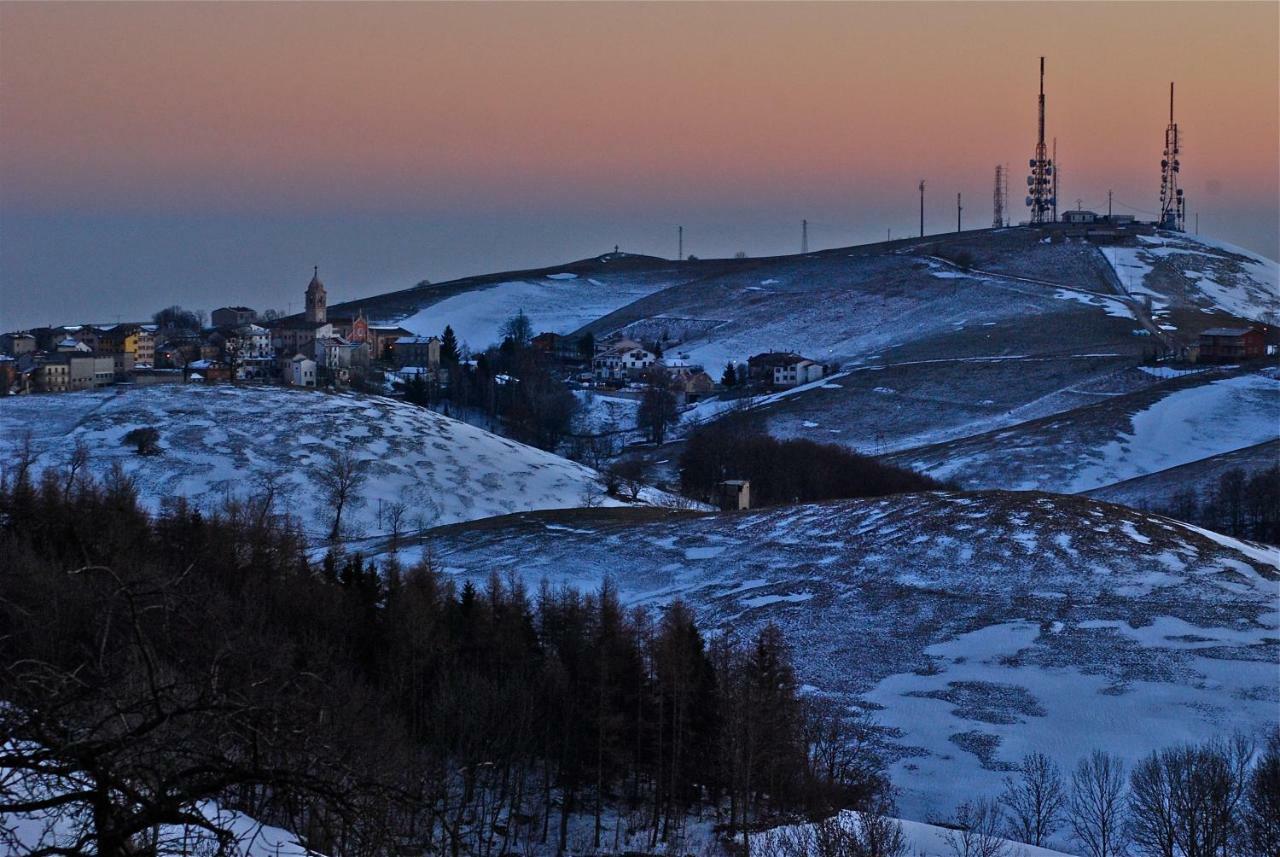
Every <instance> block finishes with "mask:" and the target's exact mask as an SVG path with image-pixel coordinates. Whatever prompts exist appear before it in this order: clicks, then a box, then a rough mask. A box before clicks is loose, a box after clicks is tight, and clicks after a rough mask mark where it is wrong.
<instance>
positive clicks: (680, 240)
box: [676, 226, 684, 262]
mask: <svg viewBox="0 0 1280 857" xmlns="http://www.w3.org/2000/svg"><path fill="white" fill-rule="evenodd" d="M676 261H677V262H683V261H684V227H683V226H677V227H676Z"/></svg>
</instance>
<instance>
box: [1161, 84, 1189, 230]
mask: <svg viewBox="0 0 1280 857" xmlns="http://www.w3.org/2000/svg"><path fill="white" fill-rule="evenodd" d="M1181 156H1182V146H1181V144H1180V143H1179V141H1178V123H1177V122H1174V121H1173V83H1170V84H1169V127H1168V128H1165V129H1164V158H1163V159H1162V160H1161V161H1160V226H1161V227H1162V228H1164V229H1176V230H1177V231H1179V232H1183V231H1185V229H1186V223H1187V199H1186V197H1185V196H1183V195H1182V188H1180V187H1178V173H1179V172H1180V171H1181V168H1182V164H1181V163H1180V159H1181Z"/></svg>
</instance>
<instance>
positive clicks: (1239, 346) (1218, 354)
mask: <svg viewBox="0 0 1280 857" xmlns="http://www.w3.org/2000/svg"><path fill="white" fill-rule="evenodd" d="M1266 353H1267V340H1266V336H1265V335H1264V334H1263V332H1262V331H1261V330H1259V329H1258V328H1256V327H1211V328H1209V329H1208V330H1202V331H1201V332H1200V353H1199V355H1198V357H1197V359H1198V360H1199V361H1200V362H1201V363H1225V362H1230V361H1232V360H1252V359H1254V358H1257V357H1263V356H1265V355H1266Z"/></svg>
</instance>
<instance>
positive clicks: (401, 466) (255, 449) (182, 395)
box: [0, 385, 665, 538]
mask: <svg viewBox="0 0 1280 857" xmlns="http://www.w3.org/2000/svg"><path fill="white" fill-rule="evenodd" d="M145 426H153V427H155V428H156V429H158V430H159V432H160V446H161V450H162V451H161V454H160V455H156V456H140V455H137V454H136V453H135V452H134V450H133V448H132V447H128V446H126V445H124V444H123V443H122V442H121V441H122V438H123V437H124V435H125V434H127V433H128V432H129V431H130V430H131V429H135V428H140V427H145ZM27 431H30V432H31V437H32V446H33V449H34V450H35V452H36V453H37V454H38V458H37V461H36V463H37V466H38V467H41V468H43V467H48V466H59V465H62V464H64V463H65V462H66V461H67V460H68V459H69V458H70V456H71V453H72V451H73V449H74V446H75V443H76V441H78V440H82V441H84V442H85V444H86V445H87V446H88V449H89V453H90V456H91V458H90V461H91V467H92V469H93V470H94V471H95V472H98V473H105V472H107V471H108V470H109V469H110V466H111V464H112V463H113V462H120V463H121V464H123V465H124V467H125V469H126V470H127V471H128V472H129V474H130V475H132V476H133V477H134V478H135V479H136V480H137V483H138V488H139V492H140V495H141V498H142V501H143V503H144V504H145V505H146V506H147V507H149V508H151V509H153V510H155V509H159V508H161V507H163V506H164V504H165V503H166V502H167V501H169V500H171V499H173V498H177V497H186V498H188V499H190V500H192V501H193V502H194V503H195V504H197V505H198V506H215V505H218V504H220V503H221V502H222V501H223V500H224V498H226V497H227V496H232V497H239V498H245V497H248V496H250V495H253V494H257V493H259V492H260V491H261V479H262V478H263V477H264V476H266V475H268V474H274V475H276V476H278V477H279V478H280V480H281V483H282V487H283V488H284V489H285V491H286V492H287V497H286V498H285V499H283V501H282V507H283V508H288V509H290V510H291V511H292V512H294V513H295V514H296V516H297V517H298V518H299V520H300V521H301V522H302V524H303V526H304V528H305V529H306V531H307V532H308V533H309V534H311V535H313V536H315V537H317V538H319V537H322V536H324V535H325V534H326V533H327V526H328V522H329V521H330V519H331V514H330V511H329V509H330V502H329V500H328V499H327V497H326V493H325V489H324V487H323V485H322V484H321V483H322V480H321V475H322V472H323V471H324V470H326V469H331V468H332V465H333V462H332V459H331V457H330V456H331V454H332V453H334V452H349V453H350V454H351V455H352V456H353V457H355V458H356V459H358V460H359V461H360V462H363V470H364V473H365V475H366V478H365V479H364V481H363V484H362V485H361V486H360V487H359V488H358V490H357V491H356V492H355V497H354V499H355V501H356V502H355V504H354V505H351V506H349V507H348V510H347V511H346V512H345V513H344V515H343V520H344V525H347V526H346V528H347V529H349V535H350V536H352V537H359V536H376V535H379V534H385V533H388V532H390V531H391V528H392V527H391V521H390V515H391V510H392V507H393V505H394V504H403V505H404V507H405V510H404V515H403V520H402V522H401V526H402V531H409V530H416V529H420V528H423V527H431V526H437V525H440V524H448V523H455V522H458V521H470V520H475V519H477V518H485V517H489V516H492V515H504V514H508V513H511V512H519V511H526V510H530V509H558V508H568V507H574V506H579V505H583V504H584V503H585V502H586V501H587V497H588V495H591V503H593V504H595V503H600V504H603V505H617V501H613V500H610V499H609V498H604V497H600V496H598V494H599V492H598V490H597V480H598V474H597V473H596V472H595V471H593V470H591V469H590V468H587V467H584V466H582V465H580V464H576V463H574V462H572V461H568V460H566V459H563V458H560V457H559V456H556V455H552V454H551V453H549V452H544V451H542V450H539V449H534V448H533V447H529V446H525V445H523V444H520V443H516V442H515V441H512V440H508V439H506V438H502V437H498V436H497V435H494V434H490V433H489V432H486V431H483V430H482V429H479V428H476V427H474V426H471V425H468V424H466V423H462V422H458V421H457V420H452V419H449V418H448V417H445V416H442V415H440V414H437V413H434V412H431V411H427V410H424V409H422V408H417V407H414V406H412V405H407V404H404V403H402V402H397V401H394V400H391V399H385V398H379V397H368V396H357V395H349V394H343V395H329V394H326V393H319V392H314V391H302V390H292V389H285V388H279V387H253V388H237V387H231V386H216V387H207V388H206V387H201V386H198V385H186V386H177V385H164V386H155V387H148V388H141V389H136V390H129V391H127V392H126V391H124V390H120V391H114V390H108V391H103V392H93V393H67V394H61V395H46V396H28V397H22V398H12V399H7V400H4V401H0V437H4V438H5V439H6V440H7V441H9V442H11V443H16V442H18V441H19V440H20V438H22V437H23V435H24V434H25V433H26V432H27ZM664 497H665V495H662V494H661V493H660V492H657V491H646V492H645V493H643V494H642V495H641V499H642V500H643V501H648V502H659V501H661V500H662V499H663V498H664Z"/></svg>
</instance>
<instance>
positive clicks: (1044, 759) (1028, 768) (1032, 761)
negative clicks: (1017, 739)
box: [1000, 753, 1067, 847]
mask: <svg viewBox="0 0 1280 857" xmlns="http://www.w3.org/2000/svg"><path fill="white" fill-rule="evenodd" d="M1000 803H1001V804H1003V805H1004V812H1005V815H1006V816H1007V817H1008V819H1009V826H1010V829H1011V832H1012V836H1011V837H1010V838H1012V839H1016V840H1018V841H1019V842H1025V843H1027V844H1028V845H1035V846H1037V847H1043V846H1044V845H1045V844H1046V842H1047V841H1048V839H1049V837H1050V836H1052V835H1053V833H1054V831H1056V830H1057V829H1058V828H1059V827H1061V826H1062V815H1063V811H1064V810H1065V809H1066V805H1067V793H1066V789H1064V788H1063V785H1062V774H1061V772H1060V771H1059V770H1058V766H1057V765H1056V764H1055V763H1054V761H1053V760H1052V759H1050V758H1049V757H1048V756H1046V755H1045V754H1044V753H1032V754H1030V755H1028V756H1024V757H1023V759H1022V764H1021V765H1019V766H1018V776H1017V777H1016V778H1014V777H1005V778H1004V792H1003V793H1002V794H1001V795H1000Z"/></svg>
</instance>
